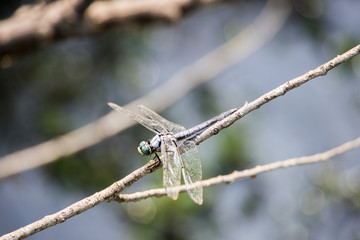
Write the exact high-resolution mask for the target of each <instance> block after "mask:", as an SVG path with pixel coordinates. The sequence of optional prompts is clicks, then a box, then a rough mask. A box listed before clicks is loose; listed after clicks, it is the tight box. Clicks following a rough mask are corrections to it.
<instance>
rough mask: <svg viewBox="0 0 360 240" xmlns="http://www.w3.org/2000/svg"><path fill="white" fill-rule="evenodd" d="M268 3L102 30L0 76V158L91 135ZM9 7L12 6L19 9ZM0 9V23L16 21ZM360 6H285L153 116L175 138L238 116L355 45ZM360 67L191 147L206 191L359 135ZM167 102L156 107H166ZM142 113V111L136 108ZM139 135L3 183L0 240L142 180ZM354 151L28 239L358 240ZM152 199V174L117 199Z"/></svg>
mask: <svg viewBox="0 0 360 240" xmlns="http://www.w3.org/2000/svg"><path fill="white" fill-rule="evenodd" d="M265 3H266V2H265V1H226V2H218V3H216V4H211V5H205V6H201V7H198V8H196V9H194V10H193V11H190V12H188V13H187V14H185V15H184V16H183V17H182V18H181V19H180V20H179V21H176V22H174V23H171V24H169V23H162V22H156V23H151V24H144V25H136V24H134V25H129V26H126V27H121V28H117V27H115V28H113V29H111V30H109V31H106V32H103V33H101V34H97V35H94V36H88V37H81V38H70V39H67V40H64V41H59V42H57V43H53V44H50V45H47V46H46V47H43V48H41V49H38V50H36V51H33V52H31V53H29V54H27V55H25V56H23V57H21V58H20V59H18V60H17V61H15V62H14V63H13V64H12V65H11V66H7V67H6V68H2V69H0V156H5V155H7V154H10V153H12V152H15V151H17V150H21V149H23V148H27V147H31V146H34V145H36V144H39V143H41V142H44V141H46V140H49V139H52V138H55V137H57V136H60V135H62V134H65V133H67V132H69V131H71V130H74V129H77V128H79V127H82V126H84V125H85V124H88V123H90V122H92V121H94V120H96V119H98V118H100V117H102V116H104V115H105V114H107V113H108V112H109V111H111V109H110V108H109V107H108V106H107V104H106V103H107V102H108V101H113V102H116V103H117V104H119V105H124V104H127V103H129V102H130V101H132V100H135V99H137V98H139V97H141V96H143V95H145V94H146V93H148V92H149V91H151V90H152V89H155V88H156V87H158V86H160V85H161V84H163V83H164V82H166V81H167V80H168V79H169V78H171V77H172V76H173V75H174V74H175V73H176V72H177V71H179V70H181V69H182V68H184V67H188V66H191V65H192V64H193V63H194V62H195V61H196V60H197V59H199V58H201V57H202V56H204V55H205V54H207V53H208V52H210V51H212V50H213V49H215V48H217V47H218V46H220V45H221V44H223V43H225V42H226V41H228V40H229V39H231V38H232V37H233V36H235V35H236V34H237V33H238V32H240V31H241V30H242V29H244V28H246V27H247V26H248V25H249V24H251V23H252V21H254V19H256V17H257V16H258V14H259V13H260V12H261V10H262V9H263V8H264V6H265ZM19 4H20V3H19ZM16 7H17V6H16V4H13V6H11V5H5V3H4V8H3V9H4V10H3V11H2V14H4V16H2V17H3V18H4V17H5V16H6V17H8V15H9V14H10V13H11V11H14V10H15V9H16ZM359 9H360V2H358V1H353V0H343V1H336V0H328V1H321V0H318V1H301V2H300V1H293V9H292V12H291V15H290V17H289V18H288V19H287V20H286V23H285V25H284V27H283V28H282V29H281V30H280V32H279V33H277V35H276V36H275V37H274V38H273V39H272V40H270V41H269V42H268V43H266V44H265V45H264V46H263V47H261V48H260V49H258V50H257V51H256V52H255V53H253V54H252V55H250V56H249V57H248V58H246V59H244V60H242V61H241V62H239V63H238V64H236V65H235V66H234V67H232V68H230V69H228V70H226V71H225V72H223V73H222V74H220V75H219V76H217V77H216V78H214V79H211V80H210V81H208V82H207V83H205V84H203V85H200V86H198V87H197V88H195V89H194V90H192V91H190V92H189V93H188V94H186V95H185V96H184V97H183V98H181V99H180V100H179V101H178V102H177V103H176V104H174V105H171V106H170V107H169V108H167V109H166V110H165V111H163V112H160V114H161V115H163V116H164V117H166V118H167V119H169V120H170V121H173V122H176V123H179V124H181V125H183V126H185V127H186V128H188V127H192V126H194V125H196V124H198V123H200V122H202V121H204V120H206V119H208V118H210V117H213V116H215V115H217V114H218V113H220V112H223V111H226V110H228V109H230V108H233V107H238V106H242V105H243V103H244V102H245V101H252V100H254V99H255V98H257V97H259V96H260V95H262V94H264V93H265V92H267V91H269V90H271V89H273V88H275V87H277V86H278V85H280V84H282V83H284V82H286V81H288V80H290V79H292V78H294V77H297V76H300V75H302V74H304V73H305V72H307V71H309V70H311V69H314V68H315V67H317V66H319V65H321V64H322V63H324V62H326V61H328V60H330V59H332V58H333V57H335V56H336V55H338V54H341V53H343V52H344V51H346V50H348V49H349V48H351V47H352V46H354V45H356V44H358V43H359V39H360V32H359V22H360V21H359V20H360V18H359ZM359 78H360V58H359V57H357V58H355V59H353V60H351V61H350V62H348V63H345V64H344V65H341V66H340V67H338V68H336V69H334V70H332V71H331V72H330V73H329V74H328V75H327V76H324V77H321V78H317V79H315V80H313V81H311V82H309V83H307V84H305V85H303V86H301V87H300V88H298V89H295V90H293V91H291V92H289V93H288V94H286V95H285V96H283V97H280V98H278V99H276V100H274V101H272V102H270V103H268V104H266V105H265V106H263V107H262V108H260V109H258V110H256V111H254V112H252V113H251V114H249V115H247V116H246V117H245V118H244V119H241V121H239V122H237V123H235V124H234V125H232V126H231V127H230V128H228V129H226V130H224V131H222V132H221V133H220V134H218V135H216V136H215V137H212V138H211V139H209V140H208V141H206V142H204V143H202V144H201V145H200V146H199V152H200V155H201V160H202V164H203V177H204V179H206V178H210V177H214V176H217V175H219V174H227V173H230V172H232V171H233V170H242V169H245V168H250V167H253V166H256V165H259V164H266V163H271V162H274V161H279V160H284V159H286V158H291V157H298V156H303V155H310V154H314V153H317V152H322V151H325V150H327V149H330V148H332V147H335V146H337V145H340V144H341V143H343V142H346V141H349V140H352V139H354V138H356V137H358V136H359V135H360V81H359ZM163 101H166V99H163ZM143 104H144V105H146V104H147V103H146V102H144V103H143ZM150 137H152V133H151V132H149V131H148V130H147V129H145V128H143V127H141V126H138V125H137V126H136V127H132V128H129V129H127V130H126V131H123V132H121V133H120V134H118V135H116V136H114V137H112V138H109V139H106V140H105V141H102V142H100V143H99V144H96V145H94V146H92V147H89V148H87V149H85V150H82V151H80V152H77V153H75V154H72V155H70V156H68V157H64V158H62V159H59V160H58V161H55V162H53V163H51V164H48V165H45V166H43V167H40V168H36V169H33V170H30V171H26V172H23V173H20V174H17V175H14V176H11V177H8V178H5V179H0V235H3V234H5V233H8V232H10V231H13V230H15V229H17V228H19V227H22V226H24V225H26V224H29V223H31V222H33V221H35V220H38V219H40V218H42V217H44V216H45V215H48V214H52V213H54V212H57V211H59V210H61V209H63V208H65V207H66V206H68V205H70V204H71V203H74V202H75V201H78V200H80V199H82V198H84V197H86V196H89V195H91V194H92V193H94V192H96V191H99V190H101V189H103V188H105V187H107V186H108V185H110V184H111V183H113V182H114V181H116V180H118V179H121V178H122V177H124V176H125V175H126V174H128V173H130V172H131V171H133V170H135V169H136V168H138V167H140V166H142V165H143V164H144V163H145V162H146V161H147V160H148V159H146V158H144V157H142V156H140V155H138V153H137V151H136V147H137V144H138V142H139V141H141V140H146V139H148V138H150ZM359 161H360V151H359V150H354V151H352V152H349V153H346V154H344V155H342V156H339V157H336V158H335V159H333V160H330V161H328V162H325V163H319V164H314V165H308V166H300V167H294V168H289V169H283V170H277V171H273V172H270V173H266V174H261V175H259V176H258V177H257V178H255V179H244V180H240V181H237V182H234V183H232V184H229V185H225V184H222V185H218V186H215V187H210V188H207V189H205V190H204V204H203V205H202V206H198V205H196V204H195V203H193V202H192V201H191V200H190V199H189V197H188V196H187V195H186V194H181V196H180V197H179V199H178V200H177V201H172V200H170V199H168V198H167V197H162V198H151V199H147V200H145V201H141V202H138V203H127V204H117V203H103V204H101V205H99V206H96V207H95V208H93V209H91V210H89V211H86V212H85V213H83V214H80V215H78V216H76V217H73V218H71V219H69V220H68V221H66V222H65V223H63V224H58V225H56V226H54V227H51V228H49V229H47V230H45V231H42V232H40V233H38V234H36V235H34V236H32V237H29V239H100V238H102V239H144V238H146V239H158V240H160V239H208V240H210V239H360V228H359V226H360V164H359V163H360V162H359ZM161 186H162V171H161V170H159V171H156V172H155V173H153V174H150V175H149V176H146V177H144V178H143V179H141V180H140V181H138V182H136V183H135V184H134V185H133V186H131V187H130V188H129V189H127V190H126V192H135V191H140V190H145V189H151V188H158V187H161Z"/></svg>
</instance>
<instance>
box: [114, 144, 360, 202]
mask: <svg viewBox="0 0 360 240" xmlns="http://www.w3.org/2000/svg"><path fill="white" fill-rule="evenodd" d="M358 147H360V137H359V138H357V139H355V140H353V141H349V142H346V143H344V144H342V145H340V146H338V147H335V148H332V149H330V150H328V151H326V152H322V153H317V154H314V155H310V156H305V157H299V158H290V159H287V160H284V161H278V162H273V163H269V164H265V165H258V166H256V167H254V168H251V169H246V170H243V171H234V172H232V173H230V174H227V175H219V176H217V177H214V178H210V179H206V180H202V181H198V182H196V183H194V184H192V185H190V187H192V186H194V187H195V186H202V187H210V186H213V185H216V184H220V183H231V182H234V181H236V180H239V179H242V178H249V177H255V176H257V175H259V174H261V173H265V172H269V171H273V170H276V169H280V168H288V167H294V166H299V165H305V164H312V163H318V162H322V161H327V160H329V159H331V158H333V157H336V156H338V155H340V154H343V153H345V152H348V151H350V150H352V149H355V148H358ZM178 188H179V190H180V192H185V191H186V187H185V185H182V186H179V187H178ZM165 195H166V192H165V189H164V188H158V189H151V190H147V191H143V192H136V193H130V194H119V195H118V196H116V197H115V198H113V199H111V200H112V201H117V202H136V201H140V200H143V199H146V198H150V197H162V196H165Z"/></svg>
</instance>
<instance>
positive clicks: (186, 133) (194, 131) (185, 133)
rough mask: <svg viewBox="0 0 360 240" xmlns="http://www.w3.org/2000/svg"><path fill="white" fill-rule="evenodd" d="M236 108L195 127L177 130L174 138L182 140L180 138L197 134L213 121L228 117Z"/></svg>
mask: <svg viewBox="0 0 360 240" xmlns="http://www.w3.org/2000/svg"><path fill="white" fill-rule="evenodd" d="M236 110H238V109H237V108H233V109H230V110H229V111H227V112H224V113H221V114H219V115H217V116H215V117H213V118H211V119H209V120H207V121H205V122H203V123H200V124H198V125H196V126H195V127H192V128H189V129H188V130H186V131H183V132H179V133H177V134H175V138H176V139H177V140H182V139H185V138H189V137H191V136H194V135H198V134H200V133H201V132H202V131H204V130H205V129H206V128H208V127H210V126H211V125H213V124H214V123H216V122H219V121H221V120H223V119H224V118H226V117H228V116H229V115H231V114H233V113H234V112H235V111H236Z"/></svg>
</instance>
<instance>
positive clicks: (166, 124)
mask: <svg viewBox="0 0 360 240" xmlns="http://www.w3.org/2000/svg"><path fill="white" fill-rule="evenodd" d="M138 107H139V109H140V110H141V111H142V112H143V113H144V114H146V115H147V116H148V117H149V118H151V119H153V120H155V121H158V122H160V123H161V124H162V125H163V126H164V127H165V128H167V129H168V131H169V132H171V133H174V134H176V133H179V132H182V131H185V130H186V129H185V128H184V127H183V126H181V125H179V124H176V123H173V122H170V121H169V120H167V119H165V118H163V117H162V116H160V115H159V114H157V113H156V112H154V111H153V110H151V109H149V108H147V107H145V106H144V105H138Z"/></svg>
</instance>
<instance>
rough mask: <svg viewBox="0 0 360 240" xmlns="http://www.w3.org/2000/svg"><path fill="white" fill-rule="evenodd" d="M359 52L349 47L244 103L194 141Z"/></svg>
mask: <svg viewBox="0 0 360 240" xmlns="http://www.w3.org/2000/svg"><path fill="white" fill-rule="evenodd" d="M359 53H360V45H357V46H355V47H353V48H352V49H350V50H349V51H347V52H345V53H343V54H341V55H338V56H337V57H335V58H333V59H332V60H330V61H328V62H326V63H324V64H323V65H321V66H319V67H317V68H316V69H314V70H310V71H309V72H307V73H305V74H304V75H302V76H300V77H297V78H294V79H292V80H290V81H288V82H286V83H284V84H282V85H280V86H279V87H277V88H275V89H273V90H271V91H270V92H267V93H265V94H264V95H262V96H261V97H259V98H257V99H256V100H254V101H252V102H251V103H245V105H244V106H243V107H241V108H240V109H239V110H237V111H236V112H235V113H233V114H232V115H230V116H229V117H227V118H225V119H223V120H222V121H219V122H217V123H216V124H214V125H212V126H211V127H209V128H208V129H206V130H205V131H204V132H202V133H201V134H200V135H198V136H196V138H195V142H196V144H199V143H201V142H203V141H204V140H206V139H208V138H209V137H211V136H213V135H215V134H217V133H218V132H219V131H220V130H222V129H224V128H227V127H229V126H230V125H231V124H233V123H234V122H235V121H237V120H239V119H240V118H242V117H244V116H245V115H246V114H248V113H250V112H252V111H254V110H255V109H258V108H260V107H261V106H262V105H264V104H265V103H268V102H270V101H271V100H273V99H275V98H277V97H280V96H282V95H284V94H285V93H287V92H289V91H290V90H292V89H294V88H297V87H299V86H301V85H302V84H304V83H306V82H308V81H310V80H312V79H314V78H316V77H320V76H324V75H326V74H327V73H328V72H329V71H330V70H331V69H333V68H334V67H336V66H338V65H340V64H341V63H343V62H346V61H348V60H350V59H352V58H353V57H355V56H356V55H358V54H359Z"/></svg>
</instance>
